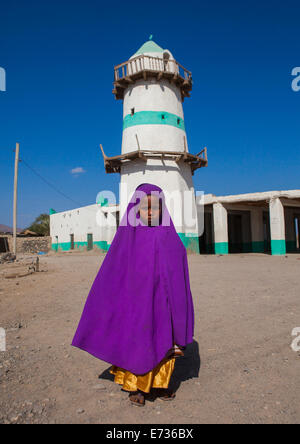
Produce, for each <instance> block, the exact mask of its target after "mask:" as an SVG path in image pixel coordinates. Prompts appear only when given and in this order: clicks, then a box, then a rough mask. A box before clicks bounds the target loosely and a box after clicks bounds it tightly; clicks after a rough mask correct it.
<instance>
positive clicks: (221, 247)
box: [215, 242, 228, 254]
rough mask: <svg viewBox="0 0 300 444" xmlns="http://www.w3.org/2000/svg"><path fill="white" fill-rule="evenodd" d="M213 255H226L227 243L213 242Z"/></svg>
mask: <svg viewBox="0 0 300 444" xmlns="http://www.w3.org/2000/svg"><path fill="white" fill-rule="evenodd" d="M215 254H228V242H215Z"/></svg>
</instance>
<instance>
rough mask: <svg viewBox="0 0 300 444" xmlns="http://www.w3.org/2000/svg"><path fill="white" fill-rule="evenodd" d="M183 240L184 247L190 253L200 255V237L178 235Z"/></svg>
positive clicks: (186, 234)
mask: <svg viewBox="0 0 300 444" xmlns="http://www.w3.org/2000/svg"><path fill="white" fill-rule="evenodd" d="M177 234H178V236H179V237H180V239H181V240H182V243H183V245H184V246H185V248H186V249H187V250H189V251H193V252H194V253H197V254H199V253H200V248H199V237H198V236H195V235H194V234H191V235H189V234H188V233H177Z"/></svg>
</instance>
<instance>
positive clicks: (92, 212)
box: [50, 36, 300, 255]
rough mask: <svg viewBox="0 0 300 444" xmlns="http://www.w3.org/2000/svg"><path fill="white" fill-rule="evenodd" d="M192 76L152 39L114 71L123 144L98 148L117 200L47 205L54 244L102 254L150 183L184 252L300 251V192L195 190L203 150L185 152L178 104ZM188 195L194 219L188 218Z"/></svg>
mask: <svg viewBox="0 0 300 444" xmlns="http://www.w3.org/2000/svg"><path fill="white" fill-rule="evenodd" d="M191 90H192V74H191V72H190V71H188V70H187V69H186V68H184V67H183V66H182V65H181V64H180V63H179V62H178V61H176V60H175V58H174V57H173V55H172V53H171V52H170V51H169V50H167V49H163V48H161V47H160V46H158V45H157V44H156V43H155V42H154V41H153V40H152V36H151V37H150V39H149V41H148V42H146V43H145V44H144V45H143V46H142V47H141V48H140V49H139V50H138V51H137V52H136V53H135V54H133V55H132V56H131V57H130V58H129V60H127V61H126V62H124V63H122V64H120V65H118V66H116V67H115V68H114V89H113V94H114V95H115V98H116V99H117V100H122V101H123V134H122V149H121V154H120V155H118V156H113V157H109V156H107V155H106V153H105V152H104V150H103V147H102V146H101V150H102V154H103V159H104V166H105V171H106V173H119V174H120V204H117V205H115V204H109V203H108V201H107V199H105V198H103V197H102V196H101V195H100V196H98V197H97V202H96V204H93V205H88V206H85V207H81V208H76V209H73V210H70V211H63V212H60V213H56V212H55V210H53V209H51V210H50V236H51V238H52V249H53V250H55V251H58V250H62V251H68V250H73V249H87V250H91V249H94V248H98V249H100V250H102V251H107V250H108V249H109V246H110V244H111V242H112V240H113V237H114V235H115V232H116V230H117V228H118V226H119V222H120V220H121V218H122V215H123V214H124V211H125V209H126V207H127V204H128V202H129V200H130V197H131V196H132V194H133V192H134V190H135V189H136V187H137V186H138V185H140V184H141V183H145V182H149V183H154V184H155V185H158V186H159V187H161V188H162V189H163V191H164V193H165V195H166V203H167V206H168V209H169V212H170V215H171V217H172V220H173V222H174V225H175V228H176V231H177V233H178V235H179V237H180V238H181V240H182V242H183V244H184V245H185V247H186V249H187V250H188V251H189V252H193V253H196V254H228V253H238V252H243V253H247V252H255V253H264V252H265V253H271V254H273V255H284V254H286V253H287V252H294V251H298V252H299V251H300V249H299V228H300V223H299V220H300V190H288V191H267V192H260V193H249V194H238V195H232V196H215V195H213V194H204V195H203V194H202V195H201V194H200V195H197V194H198V193H195V190H194V184H193V175H194V174H195V171H196V170H198V169H199V170H200V171H199V172H197V173H198V174H201V168H203V167H207V165H208V158H207V149H206V148H203V149H202V150H201V151H200V152H199V153H197V154H191V153H190V152H189V147H188V140H187V135H186V131H185V123H184V113H183V102H184V99H185V98H188V97H190V93H191ZM176 193H178V196H187V195H188V196H189V197H190V199H189V209H190V211H191V213H192V214H193V215H195V217H194V218H193V223H192V224H191V223H187V221H186V218H185V217H184V212H185V208H184V200H183V199H181V198H179V199H177V200H176V199H175V200H174V199H173V201H172V202H171V201H169V202H168V199H167V196H172V195H173V196H174V195H175V196H176Z"/></svg>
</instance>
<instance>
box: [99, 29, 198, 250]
mask: <svg viewBox="0 0 300 444" xmlns="http://www.w3.org/2000/svg"><path fill="white" fill-rule="evenodd" d="M114 73H115V78H114V89H113V94H114V95H115V97H116V99H120V100H123V136H122V154H121V155H120V156H115V157H107V156H106V155H105V154H104V152H103V156H104V163H105V168H106V172H108V173H112V172H119V173H120V175H121V180H120V182H121V194H120V203H121V214H120V220H121V217H122V214H123V212H124V211H125V208H126V205H127V202H128V200H129V199H130V197H131V195H132V193H133V192H134V190H135V188H136V187H137V186H138V185H139V184H140V183H143V182H150V183H154V184H156V185H158V186H160V187H161V188H162V189H163V191H164V192H165V194H166V199H167V205H168V194H169V193H174V191H178V192H180V193H181V195H183V194H182V193H183V192H184V191H190V197H191V196H192V199H191V202H192V206H193V211H194V215H197V208H196V202H195V191H194V186H193V180H192V175H193V174H194V171H195V170H196V169H197V168H201V167H204V166H207V153H206V148H205V149H203V150H202V151H200V152H199V153H198V154H197V155H193V154H190V153H189V150H188V143H187V137H186V131H185V123H184V115H183V107H182V103H183V101H184V99H185V97H189V96H190V91H191V89H192V75H191V72H190V71H188V70H187V69H185V68H183V66H181V65H180V64H179V63H178V62H177V61H176V60H175V59H174V57H173V55H172V53H171V52H170V51H169V50H167V49H162V48H161V47H160V46H158V45H157V44H156V43H155V42H154V41H153V40H152V36H150V39H149V41H148V42H146V43H144V45H142V46H141V48H140V49H139V50H138V51H137V52H136V53H135V54H133V55H132V56H131V57H130V59H129V60H128V61H127V62H124V63H122V64H120V65H118V66H116V67H115V72H114ZM124 184H126V185H127V187H123V185H124ZM123 190H124V191H123ZM179 201H180V199H179V200H178V199H176V202H175V203H172V202H170V203H169V205H168V209H169V212H170V214H171V217H172V219H173V221H174V224H175V227H176V230H177V232H178V234H179V236H180V237H181V239H182V241H183V243H184V244H185V246H186V247H187V248H189V249H192V250H194V251H196V252H199V242H198V237H197V235H198V224H197V223H196V224H195V225H194V226H192V227H190V226H189V227H188V226H186V224H185V222H184V220H183V212H184V211H186V210H184V209H183V204H180V203H179ZM178 204H179V205H178ZM176 215H177V217H176ZM178 216H179V218H178ZM196 219H197V216H196Z"/></svg>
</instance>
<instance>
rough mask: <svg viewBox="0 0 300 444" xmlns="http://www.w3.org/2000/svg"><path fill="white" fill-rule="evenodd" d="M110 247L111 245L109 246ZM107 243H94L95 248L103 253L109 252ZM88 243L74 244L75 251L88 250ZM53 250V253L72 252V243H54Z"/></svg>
mask: <svg viewBox="0 0 300 444" xmlns="http://www.w3.org/2000/svg"><path fill="white" fill-rule="evenodd" d="M109 245H110V244H109ZM109 245H108V244H107V241H95V242H93V247H97V248H98V249H99V250H101V251H107V250H108V248H109ZM87 247H88V243H87V242H74V250H82V251H84V250H85V249H87ZM51 249H52V250H53V251H71V242H60V243H53V244H52V245H51Z"/></svg>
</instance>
